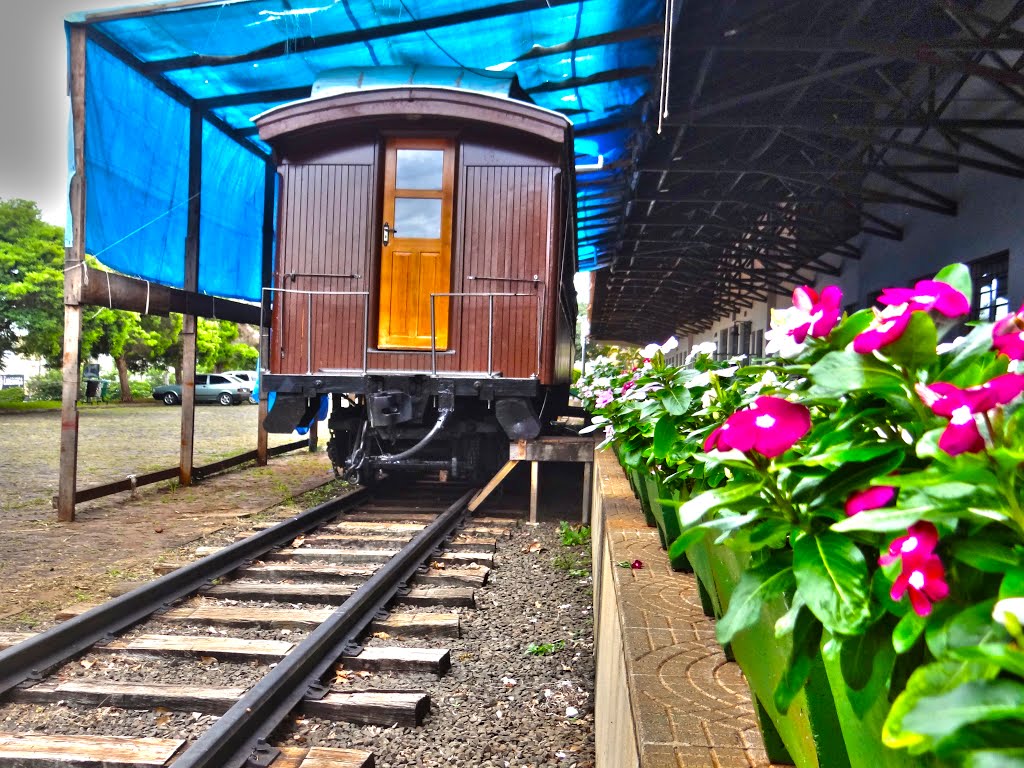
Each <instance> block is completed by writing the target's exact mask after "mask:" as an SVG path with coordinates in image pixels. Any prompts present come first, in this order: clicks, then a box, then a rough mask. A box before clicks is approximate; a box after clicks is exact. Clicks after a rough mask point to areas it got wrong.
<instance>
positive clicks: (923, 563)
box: [889, 555, 949, 616]
mask: <svg viewBox="0 0 1024 768" xmlns="http://www.w3.org/2000/svg"><path fill="white" fill-rule="evenodd" d="M907 593H909V594H910V605H911V607H912V608H913V609H914V613H916V614H917V615H918V616H927V615H928V614H929V613H931V612H932V603H935V602H938V601H939V600H944V599H945V598H946V597H948V596H949V584H947V583H946V569H945V568H943V567H942V560H940V559H939V556H938V555H929V556H928V557H926V558H924V559H923V560H920V561H916V560H908V559H904V561H903V570H902V571H900V575H899V576H897V577H896V581H894V582H893V584H892V591H891V592H890V593H889V596H890V597H891V598H892V599H893V600H895V601H897V602H898V601H900V600H902V599H903V595H904V594H907Z"/></svg>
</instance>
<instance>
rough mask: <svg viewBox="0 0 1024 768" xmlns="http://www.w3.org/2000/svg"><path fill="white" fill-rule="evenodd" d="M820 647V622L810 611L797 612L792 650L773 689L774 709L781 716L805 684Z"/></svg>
mask: <svg viewBox="0 0 1024 768" xmlns="http://www.w3.org/2000/svg"><path fill="white" fill-rule="evenodd" d="M820 646H821V622H819V621H818V620H817V619H816V618H814V616H813V615H812V614H811V612H810V611H803V610H798V612H797V617H796V621H795V623H794V626H793V648H792V650H791V651H790V654H789V663H788V664H787V665H786V668H785V669H784V670H783V672H782V676H781V678H780V679H779V683H778V685H777V686H776V687H775V694H774V699H775V708H776V709H778V710H779V712H781V713H782V714H786V712H788V711H789V707H790V705H791V704H792V703H793V699H795V698H796V697H797V695H798V694H799V693H800V691H801V689H803V687H804V683H806V682H807V677H808V676H809V675H810V674H811V665H812V664H813V663H814V660H815V659H816V658H817V656H818V649H819V647H820Z"/></svg>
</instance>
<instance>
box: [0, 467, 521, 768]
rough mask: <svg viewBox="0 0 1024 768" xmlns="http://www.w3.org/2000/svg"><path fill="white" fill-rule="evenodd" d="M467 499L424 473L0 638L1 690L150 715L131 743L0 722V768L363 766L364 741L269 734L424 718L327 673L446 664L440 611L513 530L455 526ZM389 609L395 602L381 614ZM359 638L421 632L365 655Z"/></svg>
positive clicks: (500, 523)
mask: <svg viewBox="0 0 1024 768" xmlns="http://www.w3.org/2000/svg"><path fill="white" fill-rule="evenodd" d="M473 493H474V490H473V489H468V488H465V487H459V488H456V487H454V486H452V485H449V484H438V483H429V482H424V481H420V482H418V483H414V484H412V485H409V486H403V487H400V488H396V489H391V490H390V491H388V492H383V493H376V494H373V495H371V494H369V493H368V492H367V491H365V490H363V489H360V490H356V491H354V492H351V493H349V494H347V495H345V496H343V497H341V498H338V499H334V500H331V501H328V502H326V503H324V504H321V505H319V506H317V507H314V508H313V509H310V510H308V511H306V512H304V513H302V514H300V515H297V516H296V517H294V518H291V519H289V520H286V521H284V522H281V523H278V524H276V525H272V526H269V527H267V528H265V529H264V530H260V531H258V532H257V533H255V534H253V535H252V536H248V537H246V538H244V539H242V540H239V541H237V542H235V543H234V544H231V545H229V546H228V547H225V548H223V549H219V550H215V551H206V550H203V549H201V550H199V551H198V552H197V554H199V555H202V557H201V559H199V560H196V561H194V562H192V563H188V564H185V565H181V566H175V565H173V564H171V565H165V566H162V567H161V569H160V570H162V571H165V573H164V574H163V575H162V576H160V577H159V578H157V579H156V580H154V581H152V582H150V583H148V584H146V585H143V586H141V587H139V588H137V589H134V590H132V591H130V592H128V593H126V594H124V595H122V596H120V597H117V598H115V599H113V600H111V601H109V602H108V603H104V604H103V605H100V606H95V607H83V608H78V609H75V610H69V611H66V612H65V613H64V615H63V616H61V617H60V618H63V619H64V620H63V621H62V622H61V623H60V624H58V625H56V626H55V627H53V628H52V629H50V630H47V631H45V632H42V633H40V634H37V635H33V636H30V637H23V636H3V637H0V644H2V645H0V647H3V646H7V647H6V648H5V650H2V651H0V691H2V692H3V696H4V700H6V701H10V702H15V703H21V704H32V705H36V706H38V707H57V706H66V705H68V704H72V705H74V706H77V707H116V708H118V709H123V710H132V711H136V712H137V711H144V712H146V713H148V714H147V715H145V716H143V717H137V718H136V719H137V720H140V721H143V723H144V724H145V723H148V724H150V726H156V727H155V728H153V730H154V731H155V732H154V733H147V732H145V727H140V728H139V729H135V730H139V731H140V733H141V735H139V736H131V737H128V736H121V735H118V736H114V735H104V734H97V733H86V734H78V735H76V734H71V733H63V732H62V733H61V734H59V735H56V734H54V733H46V734H40V733H0V767H6V766H18V767H19V768H20V767H22V766H24V767H25V768H42V767H43V766H76V767H78V766H83V767H84V766H104V768H142V767H143V766H167V765H173V766H174V767H175V768H193V767H194V768H199V767H204V768H241V766H273V768H355V766H361V767H363V768H365V767H366V766H372V765H373V755H372V754H371V753H368V752H364V751H359V750H350V749H349V750H346V749H315V748H314V749H307V748H294V747H292V748H289V747H287V746H285V747H281V746H280V745H275V743H274V741H273V738H272V736H273V734H274V731H275V729H276V728H278V726H279V725H280V724H281V723H282V722H283V721H284V720H285V718H287V717H288V716H289V714H290V713H292V712H302V713H305V714H307V715H310V716H315V717H323V718H327V719H333V720H340V721H348V722H356V723H367V724H374V725H381V726H389V725H404V726H408V725H418V724H420V723H421V722H422V721H423V718H424V717H425V715H426V714H427V712H428V711H429V707H430V701H429V696H428V695H427V694H426V693H425V692H423V691H418V690H415V689H409V690H394V689H392V690H381V691H376V690H359V691H347V690H344V689H332V687H331V682H332V680H334V679H336V675H341V676H344V675H351V674H353V673H365V672H367V671H388V672H394V673H397V674H400V673H401V672H403V671H408V672H410V673H419V674H422V673H424V672H429V673H434V674H437V675H442V674H444V673H445V671H446V670H447V669H448V667H449V666H450V664H451V660H450V653H449V651H448V650H447V649H445V648H443V647H436V646H437V639H438V638H444V637H446V636H447V637H458V633H459V618H458V614H457V613H454V612H451V609H459V608H467V607H472V606H473V604H474V597H473V590H474V588H475V587H477V586H482V585H483V583H484V582H485V580H486V578H487V574H488V572H489V567H490V566H491V565H493V552H494V549H495V537H496V536H498V535H502V534H503V533H504V532H507V530H508V527H509V526H510V525H511V524H512V523H511V521H509V520H503V519H493V518H477V519H475V520H474V521H472V522H470V523H468V517H467V516H468V513H467V511H466V505H467V504H468V502H469V500H470V499H471V498H472V496H473ZM396 605H402V606H404V607H408V608H409V610H402V611H401V612H394V613H391V612H389V608H390V607H393V606H396ZM370 634H376V635H378V636H382V637H388V636H401V637H403V638H412V637H429V638H432V641H431V642H424V643H423V647H407V646H406V647H394V648H382V647H373V648H364V647H363V646H362V645H361V644H360V640H361V639H362V638H365V637H367V636H368V635H370ZM204 667H205V668H206V669H207V670H208V671H204ZM94 668H95V669H96V670H97V671H99V670H102V672H103V674H96V673H95V672H94V671H93V670H94ZM339 669H340V670H342V671H341V672H339ZM207 679H209V682H206V681H207ZM232 679H233V680H237V682H234V683H231V684H225V682H229V683H230V682H231V680H232ZM217 683H219V684H217ZM168 731H170V732H172V733H173V735H174V737H173V738H169V737H168V735H167V733H168Z"/></svg>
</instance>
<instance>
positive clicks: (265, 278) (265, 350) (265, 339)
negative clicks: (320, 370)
mask: <svg viewBox="0 0 1024 768" xmlns="http://www.w3.org/2000/svg"><path fill="white" fill-rule="evenodd" d="M276 198H277V170H276V169H275V168H274V166H273V164H271V163H267V164H266V165H265V166H264V169H263V240H262V258H261V261H262V264H261V276H260V357H259V363H258V369H259V372H260V377H261V379H262V373H263V371H269V370H270V328H268V327H266V325H264V323H269V322H270V316H271V305H270V293H268V292H267V291H266V290H264V289H266V288H272V287H273V280H274V232H275V229H274V224H275V222H274V201H275V199H276ZM268 395H269V393H268V392H267V391H266V387H263V386H261V387H260V388H259V400H258V403H259V405H258V407H259V413H258V414H257V419H256V463H257V464H258V465H259V466H261V467H265V466H266V465H267V445H268V444H269V441H270V440H269V438H270V436H269V434H268V433H267V429H266V427H264V426H263V422H264V421H265V420H266V418H267V413H268V412H269V410H270V408H269V403H268V401H267V397H268ZM339 397H340V396H339ZM335 399H336V400H337V399H338V398H335Z"/></svg>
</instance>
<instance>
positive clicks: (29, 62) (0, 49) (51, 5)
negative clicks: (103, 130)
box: [0, 0, 125, 226]
mask: <svg viewBox="0 0 1024 768" xmlns="http://www.w3.org/2000/svg"><path fill="white" fill-rule="evenodd" d="M123 4H125V3H121V2H118V0H0V10H2V11H3V21H2V22H0V104H2V105H3V114H2V116H0V198H2V199H10V198H13V197H20V198H24V199H26V200H32V201H34V202H35V203H36V204H38V205H39V208H40V210H41V211H42V213H43V218H44V219H45V220H46V221H49V222H51V223H53V224H60V225H62V226H63V225H64V223H65V209H66V207H67V203H66V189H67V165H68V164H67V130H68V99H67V66H66V62H67V51H66V47H67V46H66V42H65V37H64V16H65V15H66V14H68V13H71V12H72V11H85V10H93V9H96V8H109V7H111V6H116V5H123Z"/></svg>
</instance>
